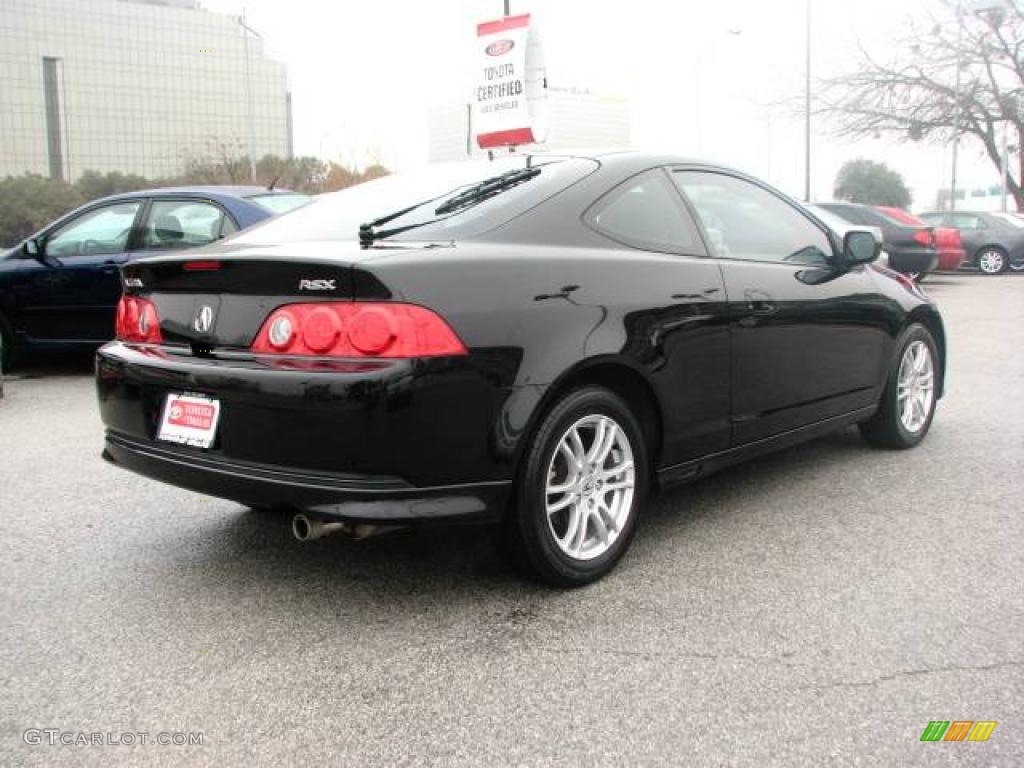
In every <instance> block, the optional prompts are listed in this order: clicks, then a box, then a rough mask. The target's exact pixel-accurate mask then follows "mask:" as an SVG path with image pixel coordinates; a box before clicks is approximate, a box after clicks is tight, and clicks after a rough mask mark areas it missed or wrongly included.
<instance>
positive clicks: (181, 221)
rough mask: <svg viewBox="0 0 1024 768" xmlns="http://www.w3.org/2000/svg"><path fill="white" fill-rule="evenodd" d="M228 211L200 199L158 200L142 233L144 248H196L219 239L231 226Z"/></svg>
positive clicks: (150, 210) (232, 224) (151, 209)
mask: <svg viewBox="0 0 1024 768" xmlns="http://www.w3.org/2000/svg"><path fill="white" fill-rule="evenodd" d="M227 222H231V220H230V219H228V218H227V217H226V216H225V215H224V212H223V211H222V210H221V209H220V208H219V207H218V206H216V205H214V204H213V203H204V202H202V201H199V200H154V201H153V204H152V205H151V206H150V207H149V215H148V216H147V217H146V223H145V225H144V227H143V230H142V247H143V248H159V249H161V250H163V249H170V248H194V247H195V246H197V245H206V244H207V243H212V242H213V241H214V240H219V239H220V238H221V236H222V233H223V231H224V229H225V227H227V226H231V227H232V229H230V230H228V231H230V232H233V231H235V229H236V228H234V222H231V223H230V225H228V224H227Z"/></svg>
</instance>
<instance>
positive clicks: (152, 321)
mask: <svg viewBox="0 0 1024 768" xmlns="http://www.w3.org/2000/svg"><path fill="white" fill-rule="evenodd" d="M114 334H115V335H116V336H117V338H118V339H119V340H121V341H135V342H142V343H145V344H160V343H161V342H162V341H163V340H164V338H163V335H162V334H161V333H160V316H159V315H158V314H157V312H156V306H155V305H154V304H153V302H151V301H150V300H149V299H142V298H139V297H138V296H122V297H121V301H119V302H118V304H117V315H116V316H115V319H114Z"/></svg>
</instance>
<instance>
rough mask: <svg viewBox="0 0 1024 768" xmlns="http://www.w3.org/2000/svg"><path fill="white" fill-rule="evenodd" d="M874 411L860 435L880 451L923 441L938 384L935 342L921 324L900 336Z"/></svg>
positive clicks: (913, 444) (909, 445) (926, 432)
mask: <svg viewBox="0 0 1024 768" xmlns="http://www.w3.org/2000/svg"><path fill="white" fill-rule="evenodd" d="M898 350H899V351H898V353H897V355H896V359H895V362H894V364H893V366H892V370H890V371H889V376H888V378H887V380H886V385H885V391H884V392H883V393H882V400H881V402H880V403H879V404H878V410H877V411H876V412H875V414H874V416H872V417H871V418H870V419H868V420H867V421H865V422H863V423H861V425H860V432H861V434H862V435H863V436H864V439H865V440H867V441H868V442H869V443H871V444H872V445H876V446H879V447H881V448H896V449H904V448H913V447H914V446H915V445H917V444H918V443H920V442H921V441H922V440H924V437H925V435H927V434H928V430H929V429H930V428H931V424H932V418H933V417H934V416H935V405H936V402H937V394H938V392H939V386H940V384H941V381H940V376H941V374H940V373H939V363H938V361H939V356H938V354H937V352H936V347H935V340H934V339H933V338H932V335H931V333H929V332H928V329H927V328H925V327H924V326H923V325H920V324H918V323H915V324H914V325H911V326H910V327H909V328H908V329H907V330H906V331H905V332H904V334H903V336H901V337H900V344H899V346H898Z"/></svg>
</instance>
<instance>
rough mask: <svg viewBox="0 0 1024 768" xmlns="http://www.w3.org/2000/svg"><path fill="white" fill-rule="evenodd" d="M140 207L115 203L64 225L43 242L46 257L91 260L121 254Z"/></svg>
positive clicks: (125, 247) (137, 204)
mask: <svg viewBox="0 0 1024 768" xmlns="http://www.w3.org/2000/svg"><path fill="white" fill-rule="evenodd" d="M141 205H142V203H140V202H138V201H136V202H131V203H116V204H114V205H105V206H103V207H102V208H95V209H93V210H91V211H89V212H88V213H83V214H82V215H81V216H79V217H78V218H76V219H75V220H74V221H71V222H69V223H67V224H65V225H64V226H63V227H61V228H60V229H58V230H57V231H56V232H54V233H53V234H52V235H50V237H48V238H47V240H46V253H47V255H49V256H56V257H65V258H66V257H68V256H92V255H94V254H104V253H123V252H124V251H125V250H126V249H127V247H128V237H129V236H130V235H131V233H132V224H133V223H134V222H135V215H136V214H137V213H138V212H139V206H141Z"/></svg>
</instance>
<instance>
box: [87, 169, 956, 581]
mask: <svg viewBox="0 0 1024 768" xmlns="http://www.w3.org/2000/svg"><path fill="white" fill-rule="evenodd" d="M878 253H879V243H878V241H877V240H876V235H875V234H873V233H871V232H867V231H861V230H857V229H850V230H848V231H846V232H844V233H837V232H834V231H832V230H830V229H829V228H828V227H827V226H826V225H825V224H824V223H822V222H821V221H819V220H818V219H817V218H816V217H815V216H814V215H813V214H812V213H810V212H809V211H807V210H806V209H804V208H803V207H801V206H800V205H799V204H798V203H796V202H794V201H792V200H790V199H788V198H787V197H785V196H784V195H782V194H780V193H779V192H777V191H775V190H773V189H772V188H770V187H768V186H766V185H765V184H763V183H761V182H760V181H757V180H756V179H753V178H750V177H749V176H746V175H744V174H742V173H738V172H736V171H732V170H729V169H726V168H721V167H717V166H712V165H707V164H703V163H696V162H692V161H688V160H683V159H679V158H676V157H671V156H660V155H653V154H642V153H636V152H621V153H609V154H594V155H589V156H559V157H555V156H543V155H532V156H526V155H508V156H505V157H502V158H501V159H496V160H492V161H480V162H470V163H465V164H457V165H454V166H434V167H432V168H430V169H427V170H425V171H423V172H420V173H410V174H400V175H396V176H391V177H387V178H384V179H380V180H378V181H373V182H370V183H366V184H362V185H359V186H357V187H353V188H350V189H347V190H343V191H341V192H337V193H334V194H331V195H326V196H322V197H320V198H318V199H316V200H314V202H312V203H310V204H308V205H307V206H305V207H303V208H300V209H298V210H296V211H294V212H291V213H288V214H286V215H284V216H282V217H280V218H278V219H274V220H271V221H269V222H267V223H264V224H260V225H257V226H256V227H254V228H252V229H250V230H247V231H245V232H242V233H240V234H237V235H234V236H232V237H230V238H228V239H227V240H224V241H221V242H220V243H219V244H216V245H213V246H209V247H206V248H203V249H200V250H198V251H190V252H189V253H187V254H183V255H180V256H176V257H157V258H151V259H144V260H140V261H138V262H134V263H132V264H130V265H127V266H125V267H124V268H123V272H122V279H123V283H124V297H123V299H122V300H121V304H120V307H119V309H118V315H117V328H116V335H117V339H116V340H115V341H113V342H111V343H109V344H107V345H106V346H104V347H103V348H102V349H101V350H100V351H99V352H98V356H97V366H96V380H97V387H98V394H99V407H100V411H101V414H102V418H103V421H104V423H105V425H106V443H105V448H104V452H103V455H104V457H105V458H106V459H107V460H109V461H111V462H113V463H114V464H117V465H119V466H122V467H125V468H126V469H130V470H133V471H135V472H138V473H141V474H143V475H146V476H149V477H152V478H155V479H157V480H162V481H164V482H167V483H171V484H173V485H177V486H180V487H183V488H189V489H192V490H195V491H199V492H202V493H206V494H211V495H214V496H220V497H223V498H227V499H233V500H236V501H238V502H240V503H242V504H245V505H248V506H252V507H259V508H282V509H285V510H289V511H290V513H291V514H293V515H294V517H293V520H292V526H293V530H294V531H295V534H296V536H298V537H299V538H303V539H307V538H316V537H318V536H322V535H324V534H326V533H330V532H333V531H342V532H346V533H349V534H350V535H356V536H362V535H368V534H369V533H371V532H374V531H378V530H380V529H386V528H391V527H396V526H407V525H413V524H424V523H432V522H448V523H451V522H485V523H490V524H493V525H494V526H495V529H496V530H497V531H499V532H500V536H501V541H502V542H504V543H507V545H508V548H509V550H510V551H512V552H513V553H514V554H515V555H516V558H517V559H518V560H519V562H520V563H521V564H522V566H523V567H524V568H525V569H526V571H527V572H528V573H530V574H531V575H533V576H535V577H537V578H540V579H542V580H544V581H547V582H550V583H553V584H557V585H564V586H572V585H579V584H584V583H587V582H589V581H592V580H594V579H596V578H599V577H601V576H603V575H604V574H606V573H607V572H608V571H609V570H610V569H611V568H612V567H613V566H614V565H615V563H616V562H617V561H618V560H619V558H620V557H621V556H622V555H623V553H624V552H625V550H626V549H627V548H628V546H629V543H630V540H631V539H632V537H633V534H634V532H635V530H636V526H637V516H638V514H639V513H640V511H641V510H642V508H643V506H644V504H645V502H646V501H647V499H648V496H649V494H650V493H651V492H652V491H653V490H655V489H658V488H664V487H666V486H668V485H671V484H673V483H676V482H680V481H685V480H690V479H693V478H697V477H701V476H703V475H705V474H708V473H709V472H711V471H713V470H716V469H719V468H721V467H723V466H726V465H728V464H732V463H734V462H736V461H739V460H742V459H746V458H749V457H751V456H755V455H758V454H761V453H764V452H766V451H770V450H774V449H777V448H781V447H784V446H789V445H792V444H794V443H797V442H800V441H803V440H807V439H809V438H813V437H815V436H818V435H821V434H823V433H825V432H828V431H830V430H836V429H840V428H843V427H846V426H848V425H852V424H858V425H859V426H860V430H861V432H862V433H863V435H864V437H865V438H866V439H867V440H868V441H869V442H870V443H872V444H875V445H879V446H884V447H888V448H909V447H911V446H913V445H915V444H917V443H918V442H920V441H921V440H922V439H923V438H924V436H925V434H926V433H927V432H928V429H929V427H930V425H931V421H932V417H933V414H934V411H935V406H936V402H937V400H938V398H939V397H941V395H942V388H943V377H944V372H945V359H946V342H945V334H944V331H943V325H942V320H941V317H940V315H939V312H938V311H937V309H936V307H935V306H934V304H932V303H931V302H930V301H929V300H928V299H927V298H926V297H925V296H924V295H923V294H922V293H921V292H920V291H919V289H918V288H917V287H916V286H915V285H914V284H913V283H912V282H911V281H910V280H908V279H907V278H905V277H903V276H901V275H899V274H896V273H894V272H890V271H888V270H887V269H885V268H883V267H880V266H878V265H876V264H873V263H872V262H873V261H874V260H875V259H876V257H877V256H878Z"/></svg>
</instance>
